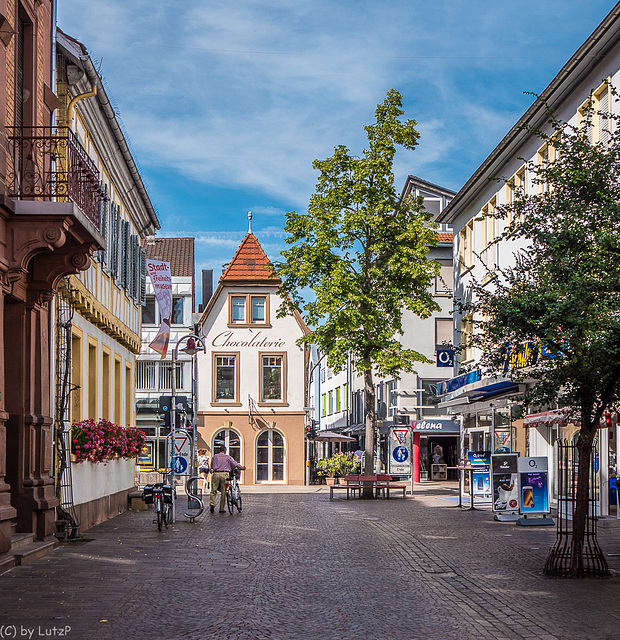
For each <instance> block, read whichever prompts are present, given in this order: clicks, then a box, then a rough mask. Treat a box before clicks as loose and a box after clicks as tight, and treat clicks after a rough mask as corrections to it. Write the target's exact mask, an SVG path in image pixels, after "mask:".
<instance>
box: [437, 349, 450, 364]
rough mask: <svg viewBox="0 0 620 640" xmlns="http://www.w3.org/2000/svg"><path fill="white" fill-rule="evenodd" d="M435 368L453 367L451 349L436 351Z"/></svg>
mask: <svg viewBox="0 0 620 640" xmlns="http://www.w3.org/2000/svg"><path fill="white" fill-rule="evenodd" d="M437 366H438V367H453V366H454V350H453V349H437Z"/></svg>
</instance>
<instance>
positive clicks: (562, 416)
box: [523, 409, 567, 427]
mask: <svg viewBox="0 0 620 640" xmlns="http://www.w3.org/2000/svg"><path fill="white" fill-rule="evenodd" d="M566 415H567V411H566V410H563V409H558V410H557V411H543V412H542V413H532V414H530V415H529V416H525V420H524V422H523V424H524V426H526V427H538V426H541V425H542V426H545V427H549V426H551V425H552V424H566V421H567V420H566Z"/></svg>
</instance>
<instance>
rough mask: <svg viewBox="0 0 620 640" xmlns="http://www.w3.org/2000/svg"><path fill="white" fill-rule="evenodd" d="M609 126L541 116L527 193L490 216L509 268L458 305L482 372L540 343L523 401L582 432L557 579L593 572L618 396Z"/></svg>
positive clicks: (618, 308) (619, 182) (617, 280)
mask: <svg viewBox="0 0 620 640" xmlns="http://www.w3.org/2000/svg"><path fill="white" fill-rule="evenodd" d="M613 120H616V118H614V117H611V116H609V115H608V114H605V113H599V112H597V111H595V109H594V108H593V105H592V104H590V107H589V109H587V112H586V113H585V114H584V116H583V118H582V120H581V123H580V124H579V125H578V126H572V125H569V124H568V123H566V122H563V121H560V120H558V119H557V118H556V117H555V116H554V115H553V113H551V112H550V111H549V112H548V124H549V125H550V127H549V131H550V133H544V132H542V131H540V130H536V129H534V128H527V127H526V128H527V129H528V131H529V132H530V133H531V134H532V135H534V136H537V137H539V138H541V139H542V140H543V141H544V143H545V144H546V145H547V149H548V160H546V161H545V162H542V163H541V162H538V163H535V162H529V163H527V170H528V172H529V173H530V175H532V176H533V182H534V184H535V185H536V186H535V191H537V193H535V194H533V195H526V194H525V193H523V192H519V191H517V193H516V199H515V201H514V203H513V204H511V205H507V206H504V207H499V208H498V210H497V214H496V215H497V217H500V218H504V219H505V220H506V224H505V231H504V233H503V235H502V237H501V238H500V241H502V243H503V244H502V256H504V257H506V256H507V253H505V252H504V250H506V252H511V251H512V252H513V256H514V258H513V262H512V266H511V267H510V268H504V269H501V270H499V271H496V272H494V273H492V274H491V273H490V272H489V273H488V274H487V276H491V277H492V281H493V284H494V286H491V285H490V284H489V283H488V282H484V283H475V284H474V286H473V289H472V300H473V302H469V303H467V304H464V305H462V310H463V312H465V313H471V312H473V313H475V317H477V318H478V319H480V318H481V319H482V320H479V321H478V322H474V324H475V325H477V330H476V331H475V332H474V333H475V337H474V338H473V342H474V343H475V344H476V345H477V346H479V347H480V348H481V351H482V353H483V354H484V356H483V365H485V366H486V367H487V368H488V370H489V371H491V372H495V373H497V372H501V371H505V370H506V365H507V362H510V354H516V353H518V352H519V350H520V349H523V344H524V343H533V344H536V345H538V347H537V349H538V353H537V362H536V364H535V365H534V366H532V367H528V369H527V370H526V371H524V370H519V369H517V368H512V370H511V371H510V375H511V376H512V377H513V379H515V380H522V379H524V377H525V376H527V377H528V378H530V379H534V380H535V381H536V383H535V385H534V387H533V390H532V391H531V392H530V393H528V395H527V396H526V398H525V401H526V403H527V404H529V405H530V406H532V405H534V406H541V405H542V406H544V405H546V406H551V407H555V406H558V405H559V406H562V407H567V408H569V409H570V410H571V417H572V419H573V421H574V423H575V424H578V425H580V429H579V431H578V432H577V438H576V444H577V445H578V447H579V459H578V468H577V480H576V482H577V486H576V492H577V503H576V508H575V512H574V515H573V519H572V536H571V542H570V544H571V545H572V546H571V549H570V556H569V557H568V558H567V561H566V563H565V565H564V567H563V569H562V571H561V572H560V573H564V574H568V575H571V576H575V577H580V576H584V575H589V574H591V573H592V572H593V568H592V566H590V565H589V564H588V560H587V558H586V555H588V554H585V553H584V539H585V527H586V518H587V515H588V504H589V503H588V500H589V498H590V483H589V469H590V465H591V462H592V449H593V442H594V439H595V437H596V434H597V430H598V428H599V425H600V422H601V418H603V419H604V415H605V412H606V411H610V410H612V409H615V408H616V405H617V403H618V401H619V400H620V260H619V259H618V247H619V246H620V128H619V127H618V124H617V123H614V125H615V126H611V123H612V121H613ZM595 122H596V123H601V124H600V125H599V126H598V128H597V130H600V135H599V136H598V137H599V141H598V142H594V143H593V142H592V131H593V125H594V123H595ZM511 241H512V244H511ZM508 369H510V365H508ZM599 552H600V550H599ZM551 553H552V554H553V553H555V550H554V549H552V551H551ZM599 556H600V557H599V558H598V561H601V562H602V563H603V564H602V566H603V571H602V572H603V573H605V571H606V563H605V559H604V557H602V553H599ZM550 558H551V556H550ZM548 568H549V563H548ZM549 571H551V569H549Z"/></svg>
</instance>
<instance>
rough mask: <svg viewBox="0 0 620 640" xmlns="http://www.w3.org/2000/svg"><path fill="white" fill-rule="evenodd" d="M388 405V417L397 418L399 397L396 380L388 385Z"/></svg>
mask: <svg viewBox="0 0 620 640" xmlns="http://www.w3.org/2000/svg"><path fill="white" fill-rule="evenodd" d="M387 405H388V416H392V417H393V416H395V415H397V414H398V396H397V395H396V380H391V381H390V382H388V383H387Z"/></svg>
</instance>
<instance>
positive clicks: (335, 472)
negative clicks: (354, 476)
mask: <svg viewBox="0 0 620 640" xmlns="http://www.w3.org/2000/svg"><path fill="white" fill-rule="evenodd" d="M316 468H317V473H318V475H320V476H323V477H324V478H325V483H326V484H328V485H330V484H334V482H335V481H336V478H344V476H347V475H349V474H351V473H359V468H360V464H359V462H358V461H357V459H356V457H355V454H353V453H335V454H334V455H333V456H331V457H330V458H321V459H320V460H319V461H318V462H317V465H316Z"/></svg>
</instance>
